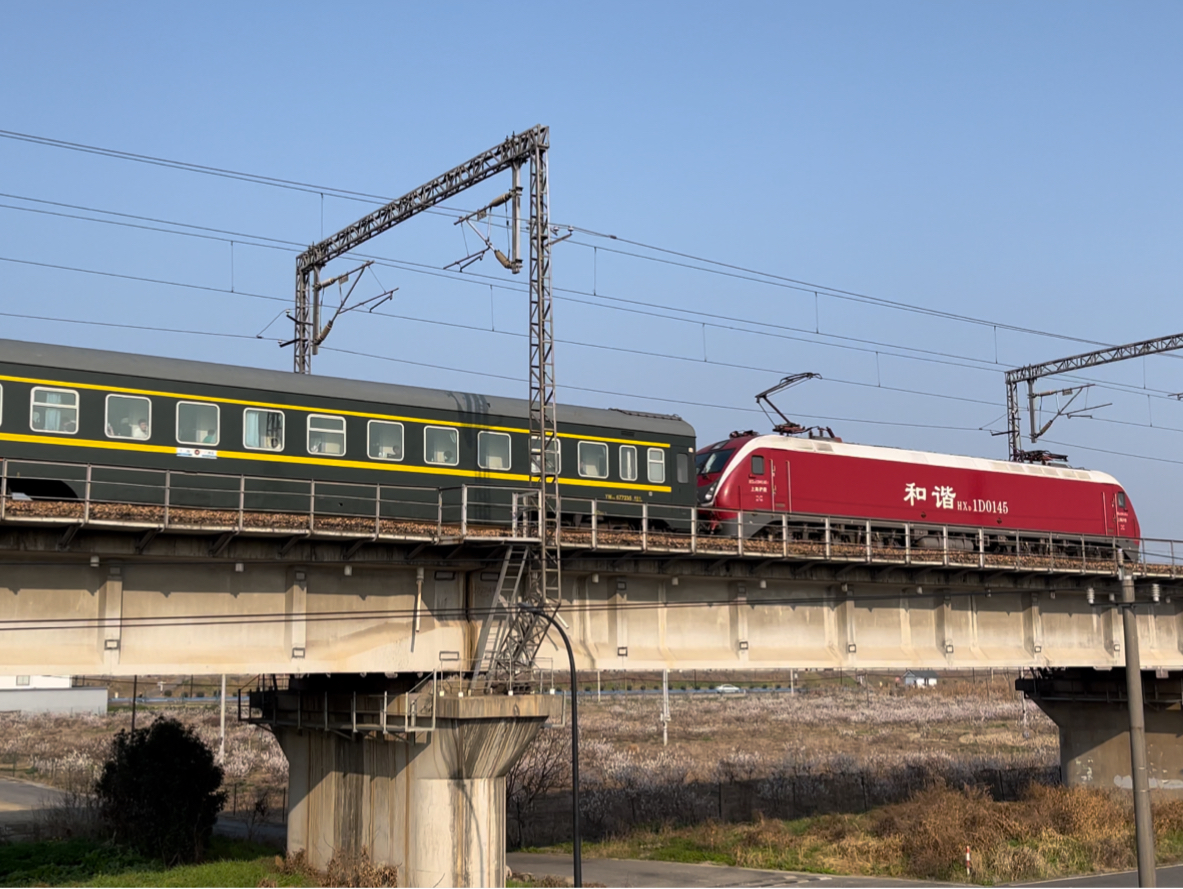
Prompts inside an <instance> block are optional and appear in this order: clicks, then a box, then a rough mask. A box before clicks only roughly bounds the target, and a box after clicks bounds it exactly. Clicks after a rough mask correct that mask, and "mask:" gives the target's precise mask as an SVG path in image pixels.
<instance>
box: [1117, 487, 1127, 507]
mask: <svg viewBox="0 0 1183 889" xmlns="http://www.w3.org/2000/svg"><path fill="white" fill-rule="evenodd" d="M1117 508H1118V509H1125V491H1118V492H1117Z"/></svg>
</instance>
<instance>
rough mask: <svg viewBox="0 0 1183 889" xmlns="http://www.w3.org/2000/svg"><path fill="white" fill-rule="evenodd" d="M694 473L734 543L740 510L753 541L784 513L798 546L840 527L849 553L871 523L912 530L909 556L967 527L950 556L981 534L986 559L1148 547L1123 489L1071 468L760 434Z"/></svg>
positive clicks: (715, 447) (708, 458) (889, 531)
mask: <svg viewBox="0 0 1183 889" xmlns="http://www.w3.org/2000/svg"><path fill="white" fill-rule="evenodd" d="M697 464H698V502H699V506H700V508H702V509H703V510H705V511H706V512H705V513H704V520H705V521H706V524H707V526H708V530H716V531H720V532H722V533H729V534H734V533H736V531H737V521H738V520H739V516H740V510H743V516H744V518H743V533H744V535H745V536H747V537H751V536H753V535H756V534H768V535H771V536H779V534H780V533H781V528H782V527H784V525H783V523H782V521H781V519H780V518H779V516H776V515H770V513H772V514H775V513H788V514H789V515H790V516H791V517H792V518H791V520H790V521H791V527H792V528H793V529H794V530H793V531H792V532H791V534H792V536H794V537H798V538H801V537H808V536H810V535H809V533H808V532H807V531H803V530H802V529H804V528H808V527H809V522H808V520H807V519H808V517H810V516H812V517H818V516H828V517H839V518H838V520H837V521H834V520H832V521H831V533H838V534H840V535H842V539H845V540H849V541H851V542H859V541H862V540H863V539H864V537H863V535H864V534H865V533H866V529H867V527H868V521H870V522H871V524H872V525H874V524H875V523H876V522H880V523H882V522H887V523H890V527H889V528H884V527H882V526H879V527H875V528H873V530H872V533H873V534H874V535H875V536H876V537H880V538H881V537H883V536H885V535H887V536H891V537H893V538H894V537H901V538H902V535H903V533H904V526H905V524H906V525H907V527H908V528H910V529H911V534H912V544H913V545H918V546H922V547H928V546H943V545H945V544H944V543H943V535H944V532H942V531H940V530H939V529H940V527H941V526H960V527H958V528H955V529H951V530H950V532H949V539H950V544H949V545H950V546H955V547H956V548H958V549H975V550H976V549H977V548H978V546H979V545H980V544H979V529H981V530H984V531H985V536H984V538H983V541H984V545H985V546H986V547H987V548H988V549H989V550H990V551H1005V550H1009V549H1014V548H1016V547H1021V548H1023V549H1024V550H1035V549H1038V551H1043V550H1044V548H1051V549H1054V550H1055V551H1064V552H1068V553H1078V552H1079V551H1080V548H1081V547H1082V546H1086V540H1087V541H1089V542H1090V543H1095V544H1102V545H1108V546H1113V545H1114V544H1116V545H1118V546H1122V547H1124V548H1125V549H1126V551H1128V552H1130V553H1131V554H1133V553H1136V552H1137V544H1136V541H1137V539H1138V538H1139V537H1140V536H1141V530H1140V528H1139V526H1138V518H1137V516H1136V515H1135V514H1134V509H1133V506H1132V505H1131V504H1130V500H1129V497H1128V496H1127V495H1126V492H1125V491H1124V490H1123V489H1122V487H1121V485H1120V484H1118V482H1117V480H1116V479H1114V478H1113V477H1112V476H1110V475H1108V474H1106V473H1103V472H1093V471H1089V470H1083V469H1072V468H1069V467H1067V466H1045V465H1037V464H1027V463H1008V462H1003V461H1000V460H987V459H983V458H980V457H959V456H954V455H950V454H933V453H926V452H923V451H907V450H901V449H897V448H888V447H874V446H868V445H856V444H845V443H843V442H842V441H840V440H838V439H825V438H795V437H790V436H786V435H757V434H756V433H754V432H742V433H733V434H732V436H731V438H729V439H727V440H725V441H720V442H716V443H715V444H712V445H709V446H707V447H705V448H702V449H701V450H700V451H698V457H697ZM854 520H857V521H854ZM816 527H817V522H816V519H815V520H814V522H813V528H814V529H816ZM835 528H837V531H836V532H835V531H834V529H835ZM937 535H941V536H940V537H938V536H937ZM813 536H816V532H815V533H814V535H813ZM1020 541H1022V542H1020ZM899 542H901V543H902V539H901V540H900V541H899ZM1088 548H1089V550H1090V551H1091V550H1092V549H1094V547H1093V546H1091V545H1089V546H1088Z"/></svg>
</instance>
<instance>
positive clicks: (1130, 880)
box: [1012, 864, 1183, 886]
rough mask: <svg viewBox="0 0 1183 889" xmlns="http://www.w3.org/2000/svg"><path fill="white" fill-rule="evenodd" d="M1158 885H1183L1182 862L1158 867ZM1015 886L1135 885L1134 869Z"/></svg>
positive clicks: (1136, 877)
mask: <svg viewBox="0 0 1183 889" xmlns="http://www.w3.org/2000/svg"><path fill="white" fill-rule="evenodd" d="M1156 873H1157V877H1158V879H1157V882H1158V885H1159V886H1183V864H1175V865H1172V866H1170V867H1160V868H1158V870H1157V871H1156ZM1012 885H1015V886H1137V885H1138V872H1137V871H1136V870H1125V871H1118V872H1117V873H1112V874H1090V875H1088V876H1081V877H1062V878H1060V879H1057V880H1044V881H1043V882H1042V883H1014V884H1012Z"/></svg>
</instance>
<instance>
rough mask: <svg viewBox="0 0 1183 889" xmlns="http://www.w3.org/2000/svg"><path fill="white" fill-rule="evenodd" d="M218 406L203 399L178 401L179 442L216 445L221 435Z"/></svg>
mask: <svg viewBox="0 0 1183 889" xmlns="http://www.w3.org/2000/svg"><path fill="white" fill-rule="evenodd" d="M219 419H220V416H219V411H218V406H217V405H216V404H206V403H204V402H201V401H178V402H177V443H178V444H187V445H209V446H211V447H216V446H217V444H218V440H219V439H220V437H221V433H220V430H219V428H218V426H219V423H218V420H219Z"/></svg>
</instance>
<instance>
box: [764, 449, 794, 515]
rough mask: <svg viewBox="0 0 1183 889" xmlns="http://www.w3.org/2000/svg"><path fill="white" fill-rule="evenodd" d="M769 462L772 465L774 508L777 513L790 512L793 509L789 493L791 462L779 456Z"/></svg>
mask: <svg viewBox="0 0 1183 889" xmlns="http://www.w3.org/2000/svg"><path fill="white" fill-rule="evenodd" d="M769 462H770V463H771V464H772V508H773V509H774V510H775V511H777V512H789V511H790V510H791V509H792V508H793V498H792V496H791V494H790V493H789V460H788V458H787V457H782V456H780V455H779V454H778V455H776V456H773V457H771V458H770V460H769Z"/></svg>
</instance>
